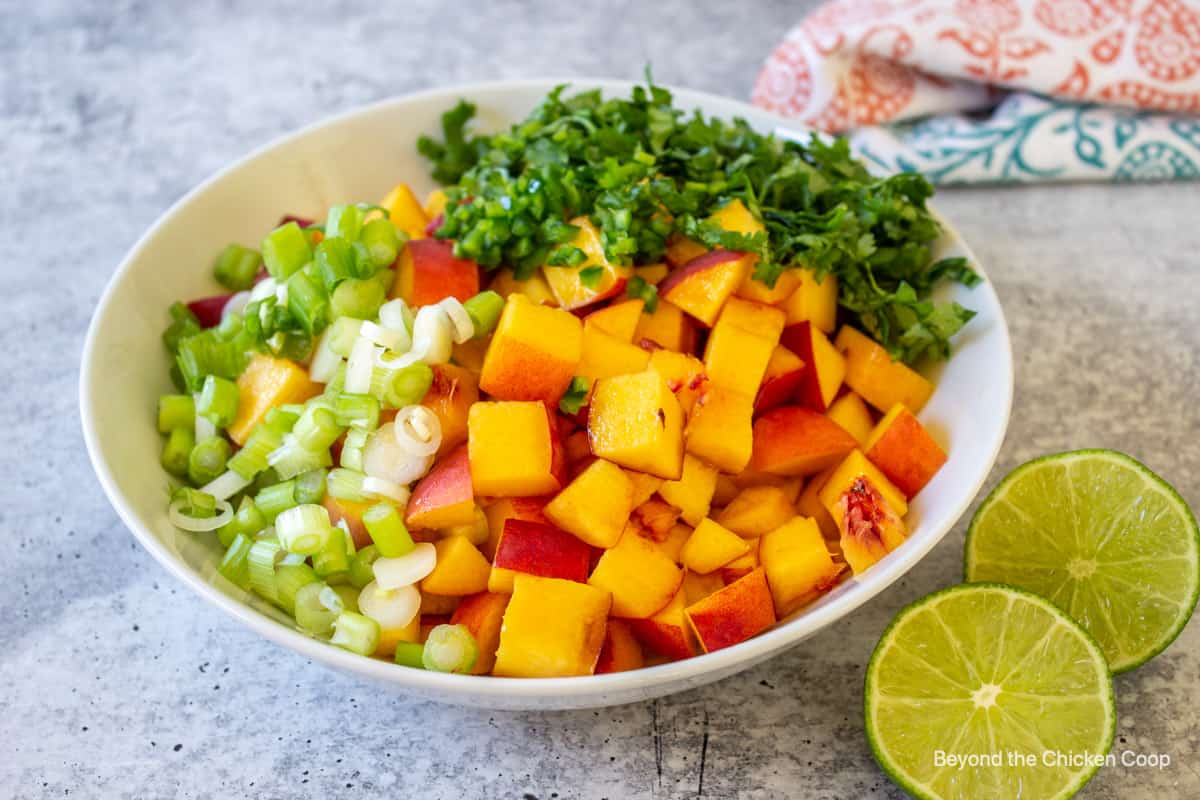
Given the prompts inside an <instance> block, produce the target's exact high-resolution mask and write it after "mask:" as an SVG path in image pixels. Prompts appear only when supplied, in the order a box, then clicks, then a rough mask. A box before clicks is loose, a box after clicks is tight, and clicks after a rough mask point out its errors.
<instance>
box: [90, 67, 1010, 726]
mask: <svg viewBox="0 0 1200 800" xmlns="http://www.w3.org/2000/svg"><path fill="white" fill-rule="evenodd" d="M557 83H560V81H551V80H529V81H504V82H497V83H484V84H477V85H471V86H457V87H451V88H447V89H438V90H435V91H430V92H424V93H421V94H416V95H410V96H407V97H402V98H399V99H395V100H388V101H384V102H381V103H378V104H375V105H372V106H369V107H367V108H364V109H361V110H359V111H353V112H350V113H348V114H343V115H342V116H339V117H335V118H333V119H331V120H328V121H326V122H322V123H320V124H317V125H314V126H312V127H310V128H307V129H305V130H303V131H300V132H299V133H296V134H293V135H291V136H287V137H285V138H283V139H280V140H278V141H276V142H273V143H271V144H270V145H268V146H266V147H264V148H262V149H261V150H258V151H257V152H255V153H253V154H251V155H250V156H248V157H246V158H244V159H242V160H241V161H239V162H238V163H236V164H234V165H233V166H231V167H229V168H228V169H226V170H224V171H222V172H221V173H219V174H217V175H215V176H213V177H212V178H210V179H209V180H207V181H206V182H205V183H204V184H203V185H201V186H200V187H198V188H197V189H195V190H194V191H193V192H191V193H190V194H188V195H187V196H186V197H184V198H183V199H182V200H180V201H179V202H178V203H176V204H175V205H174V206H173V207H172V208H171V209H170V210H169V211H167V212H166V213H165V214H164V215H163V216H162V217H161V218H160V219H159V220H158V221H157V222H156V223H155V224H154V226H153V227H151V228H150V230H149V231H148V232H147V233H146V234H145V235H144V236H143V237H142V238H141V240H140V241H138V243H137V244H136V245H134V247H133V249H132V250H131V251H130V252H129V255H128V256H126V258H125V260H124V261H123V262H122V263H121V265H120V267H119V268H118V269H117V272H116V274H115V275H114V276H113V278H112V281H111V282H110V283H109V285H108V288H107V290H106V291H105V292H104V296H103V297H102V298H101V299H100V303H99V306H98V307H97V309H96V312H95V316H94V318H93V319H92V324H91V328H90V330H89V331H88V337H87V343H86V345H85V347H84V353H83V366H82V376H81V381H80V411H81V418H82V421H83V431H84V436H85V438H86V440H87V447H88V452H89V454H90V455H91V459H92V464H93V466H94V467H95V470H96V474H97V476H98V477H99V479H100V483H101V484H102V485H103V486H104V490H105V492H107V493H108V497H109V500H110V501H111V502H112V504H113V507H114V508H115V509H116V510H117V513H118V514H120V516H121V519H122V520H124V521H125V524H126V525H128V526H129V528H130V530H132V531H133V533H134V535H135V536H136V537H137V539H138V541H140V542H141V543H142V545H143V546H144V547H145V548H146V549H147V550H149V551H150V553H151V554H153V556H154V557H155V558H157V559H158V560H159V561H160V562H161V563H162V565H163V566H164V567H166V568H167V569H168V570H169V571H170V572H171V573H172V574H174V575H175V576H176V577H177V578H179V579H180V580H181V581H183V582H184V583H185V584H187V585H188V586H189V587H190V588H191V589H193V590H194V591H195V592H197V593H198V594H200V595H201V596H202V597H204V598H205V599H207V600H208V601H210V602H211V603H213V604H214V605H216V606H217V607H219V608H221V609H222V610H224V611H226V612H227V613H229V614H231V615H232V616H234V617H235V618H237V619H238V620H240V621H241V622H242V623H244V624H245V625H246V626H247V627H249V628H251V629H252V630H254V631H257V632H258V633H260V634H262V635H263V636H265V637H267V638H269V639H271V640H273V641H275V642H278V643H279V644H281V645H283V646H285V647H288V648H290V649H292V650H295V651H296V652H298V653H301V654H303V655H304V656H306V657H308V658H311V659H313V660H314V661H317V662H320V663H323V664H326V665H329V666H332V667H337V668H339V669H344V670H346V671H348V672H353V673H357V674H359V675H362V676H364V677H367V678H371V679H374V680H376V681H378V682H380V683H383V684H390V685H392V686H394V687H396V688H399V689H402V690H404V691H407V692H410V693H412V694H414V695H419V696H421V697H425V698H429V699H433V700H439V701H444V702H451V703H458V704H464V705H475V706H481V707H488V708H537V709H559V708H586V707H594V706H605V705H615V704H618V703H628V702H634V701H638V700H645V699H649V698H652V697H657V696H660V695H665V694H668V693H671V692H678V691H682V690H685V689H689V688H692V687H695V686H699V685H701V684H705V683H709V682H711V681H715V680H718V679H719V678H723V677H725V676H728V675H732V674H733V673H735V672H738V671H741V670H744V669H746V668H748V667H750V666H752V665H754V664H757V663H759V662H761V661H763V660H764V659H767V658H769V657H770V656H772V655H775V654H776V653H779V652H781V651H783V650H785V649H786V648H789V647H792V646H794V645H795V644H796V643H798V642H800V641H801V640H802V639H804V638H805V637H806V636H810V635H811V634H813V633H814V632H816V631H818V630H820V629H821V628H824V627H825V626H826V625H830V624H832V623H833V622H835V621H836V620H838V619H840V618H842V617H844V616H846V615H847V614H849V613H850V612H851V611H853V610H854V609H855V608H857V607H858V606H860V605H862V604H863V603H865V602H867V601H868V600H869V599H871V597H873V596H874V595H876V594H878V593H879V592H880V591H882V590H883V589H884V588H886V587H887V586H888V585H889V584H891V583H892V581H894V580H896V579H897V578H898V577H900V576H901V575H902V574H904V573H905V572H907V571H908V570H909V569H910V568H911V567H912V566H913V565H914V564H916V563H917V561H919V560H920V559H921V557H922V556H924V555H925V554H926V553H927V552H929V550H930V548H932V547H933V546H934V545H935V544H937V542H938V540H940V539H941V538H942V536H944V535H945V534H946V532H947V531H949V530H950V528H951V527H952V526H953V525H954V523H955V522H956V521H957V520H958V518H959V517H960V516H961V515H962V513H963V512H964V511H965V510H966V508H967V505H968V504H969V503H970V502H971V499H972V498H973V497H974V496H975V494H976V492H978V490H979V488H980V486H981V485H982V483H983V481H984V479H985V478H986V477H987V474H988V471H989V470H990V468H991V466H992V463H993V461H994V460H995V457H996V454H997V451H998V450H999V448H1000V444H1001V441H1002V440H1003V438H1004V431H1005V427H1006V426H1007V424H1008V414H1009V405H1010V401H1011V397H1012V380H1013V369H1012V354H1011V351H1010V348H1009V341H1008V331H1007V328H1006V326H1005V322H1004V317H1003V314H1002V313H1001V310H1000V306H999V303H998V301H997V298H996V295H995V293H994V292H993V290H992V288H991V286H990V285H988V284H987V283H986V282H985V283H984V284H983V285H981V286H979V287H977V288H975V289H965V288H963V287H960V286H955V287H946V288H945V291H944V292H943V295H944V296H945V297H952V298H954V299H956V300H958V301H959V302H961V303H962V304H963V305H965V306H967V307H969V308H973V309H975V310H976V311H977V312H978V316H976V317H975V319H974V320H972V321H971V323H970V324H969V325H968V326H967V327H966V329H965V330H964V331H963V333H962V334H960V335H959V337H958V339H957V340H956V343H955V344H956V350H955V354H954V357H953V358H952V359H951V360H950V361H949V362H948V363H946V364H944V365H942V366H940V367H939V368H938V369H937V370H936V371H935V374H931V375H930V377H931V378H933V379H935V380H936V381H937V383H938V388H937V391H936V393H935V394H934V396H933V399H932V400H931V401H930V403H929V405H928V406H927V407H926V408H925V410H924V411H923V413H922V415H921V416H922V419H923V421H924V422H925V423H926V424H927V425H929V426H931V428H932V429H933V430H934V431H935V432H936V435H937V436H938V438H939V439H941V440H942V442H943V443H944V444H946V445H948V452H949V456H950V459H949V461H948V463H947V464H946V466H945V467H944V468H943V469H942V470H941V472H939V473H938V475H937V477H935V478H934V479H933V481H932V482H931V483H930V484H929V486H928V487H926V488H925V490H924V491H922V492H921V495H920V496H919V497H918V498H917V500H916V502H914V503H913V504H912V510H911V512H910V516H909V523H910V525H911V529H912V534H911V536H910V537H909V539H908V541H906V542H905V543H904V544H903V545H902V546H901V547H899V548H898V549H897V550H896V551H895V552H893V553H891V554H890V555H888V556H887V557H886V558H885V559H883V561H881V562H880V563H878V564H876V565H875V566H874V567H872V568H871V569H870V570H869V571H867V572H866V573H864V574H863V575H861V576H858V577H855V578H852V579H850V580H848V581H846V582H845V583H843V584H842V585H840V586H839V587H837V589H835V590H834V591H833V592H831V593H830V594H828V595H826V596H825V597H823V598H821V599H820V600H819V601H818V602H816V603H814V604H812V605H810V606H808V607H806V608H804V609H801V610H800V611H799V612H797V613H796V614H793V615H792V616H791V617H790V618H789V619H787V620H786V621H783V622H780V623H779V624H778V625H776V626H775V627H774V628H773V629H771V630H769V631H767V632H765V633H763V634H762V635H760V636H756V637H754V638H753V639H750V640H749V641H747V642H743V643H742V644H739V645H737V646H735V647H730V648H727V649H725V650H721V651H718V652H715V653H711V654H708V655H704V656H700V657H697V658H692V659H688V660H685V661H679V662H675V663H671V664H665V665H662V666H657V667H651V668H649V669H642V670H637V671H634V672H623V673H617V674H611V675H601V676H593V677H580V678H546V679H506V678H491V677H474V676H465V675H446V674H440V673H436V672H425V671H422V670H415V669H408V668H405V667H400V666H396V665H394V664H389V663H387V662H385V661H379V660H374V659H368V658H362V657H359V656H356V655H353V654H351V653H348V652H345V651H343V650H340V649H338V648H336V647H332V646H330V645H328V644H325V643H323V642H320V641H317V640H315V639H312V638H309V637H308V636H306V635H305V634H303V633H301V632H299V631H298V630H296V628H295V627H293V626H292V625H291V624H289V620H288V619H287V618H286V617H285V616H284V615H283V614H282V613H280V612H279V611H277V610H275V609H274V608H272V607H270V606H269V605H268V604H267V603H264V602H262V601H261V600H259V599H258V598H256V597H254V596H252V595H250V594H248V593H246V592H243V591H241V590H240V589H238V588H237V587H235V586H233V585H232V584H230V583H228V582H227V581H225V580H224V579H223V578H221V577H220V576H219V575H218V574H217V572H216V568H215V567H216V564H217V562H218V560H219V557H220V552H219V546H218V544H217V542H216V541H215V538H214V537H212V536H208V535H203V534H199V535H198V534H189V533H184V532H182V531H178V530H176V529H175V528H174V527H172V526H171V525H170V523H169V522H168V521H167V516H166V506H167V502H166V500H167V478H166V476H165V474H164V473H163V471H162V469H161V467H160V466H159V462H158V456H159V451H160V448H161V439H160V437H159V434H158V433H157V431H156V430H155V426H154V423H153V419H154V408H155V402H156V399H157V397H158V396H159V395H160V394H162V393H164V392H169V391H171V384H170V381H169V379H168V376H167V366H168V361H167V357H166V355H165V353H164V351H163V348H162V344H161V340H160V333H161V332H162V329H163V327H164V324H165V320H166V309H167V306H168V305H169V304H170V303H171V302H173V301H175V300H178V299H187V298H194V297H201V296H205V295H209V294H213V293H215V292H216V286H215V285H214V284H213V282H212V278H211V274H210V273H211V270H210V264H211V259H212V256H213V254H214V253H215V252H217V250H218V249H219V248H220V247H222V246H224V245H225V244H226V243H227V242H230V241H240V242H244V243H254V242H257V241H259V240H260V238H261V237H262V235H263V233H264V232H265V231H267V230H269V229H270V228H271V227H272V226H273V225H274V224H275V223H276V221H277V220H278V219H279V217H280V215H282V214H284V213H290V214H298V215H303V216H311V217H321V216H324V212H325V209H326V207H327V206H329V205H330V204H333V203H339V202H347V201H360V200H373V199H375V198H379V197H382V196H383V195H384V194H385V193H386V192H387V191H388V190H389V189H390V188H391V187H392V186H393V185H394V184H395V183H396V182H397V181H400V180H404V181H408V182H409V183H411V184H412V185H413V187H414V188H415V189H416V190H417V191H418V192H423V191H425V190H429V189H432V188H433V183H432V181H431V179H430V178H429V176H428V167H427V164H426V162H425V161H424V160H423V159H422V158H421V156H420V155H419V154H418V153H417V152H416V149H415V147H414V145H415V142H416V139H417V136H418V135H420V134H423V133H428V134H436V133H438V132H439V116H440V115H441V113H442V112H443V111H445V110H446V109H448V108H450V107H451V106H452V105H453V104H454V103H455V102H456V101H457V100H458V99H459V98H460V97H466V98H468V99H470V100H471V101H472V102H474V103H475V104H476V105H477V106H478V108H479V117H478V122H479V124H480V125H482V126H483V127H485V128H486V129H489V130H495V129H498V128H500V127H501V126H506V125H507V124H509V123H511V122H513V121H515V120H517V119H520V118H521V117H523V116H524V115H525V114H526V113H527V112H528V111H529V110H530V109H531V108H532V107H533V106H534V105H535V104H536V103H537V102H538V100H539V99H540V98H541V97H542V96H543V95H544V94H545V93H546V92H547V91H548V90H549V89H551V88H552V87H553V86H554V85H556V84H557ZM573 83H574V87H575V88H591V87H599V88H601V89H603V90H604V91H605V92H606V93H617V94H622V95H624V94H627V93H628V92H629V90H630V88H631V86H632V84H630V83H628V82H624V81H588V80H576V81H574V82H573ZM675 97H676V102H677V104H678V105H679V106H680V107H682V108H685V109H693V108H696V109H700V110H701V111H703V112H704V113H706V114H709V115H714V116H718V117H723V118H732V117H735V116H740V117H744V118H745V119H747V120H748V121H749V122H750V123H751V124H752V125H754V126H755V127H756V128H758V129H759V130H762V131H771V130H779V131H781V133H783V134H784V135H787V134H786V131H787V130H788V129H789V126H790V123H788V122H786V121H784V120H782V119H780V118H778V117H775V116H774V115H772V114H769V113H767V112H765V111H762V110H760V109H756V108H753V107H751V106H749V105H746V104H744V103H740V102H737V101H734V100H728V99H725V98H722V97H716V96H713V95H709V94H703V93H700V92H693V91H684V90H679V91H677V92H676V95H675ZM791 130H792V131H793V132H794V131H795V128H794V126H792V127H791ZM792 135H794V133H793V134H792ZM940 247H941V250H942V251H943V254H949V255H966V256H968V257H970V255H971V254H970V252H969V251H968V250H967V248H966V245H965V244H964V243H963V242H962V241H960V240H959V238H958V237H957V235H956V234H955V233H954V232H953V231H952V230H951V229H949V228H947V229H946V235H945V236H944V237H943V240H942V242H941V243H940ZM976 268H978V265H976Z"/></svg>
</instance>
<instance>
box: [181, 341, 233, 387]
mask: <svg viewBox="0 0 1200 800" xmlns="http://www.w3.org/2000/svg"><path fill="white" fill-rule="evenodd" d="M175 362H176V364H177V365H178V367H179V374H180V375H181V376H182V377H183V381H184V383H185V384H186V386H187V389H188V391H190V392H198V391H200V389H201V388H202V387H203V386H204V379H205V378H206V377H208V376H209V375H218V376H220V377H222V378H230V379H233V378H236V377H237V376H238V375H239V374H240V373H241V371H242V369H243V367H244V366H245V364H246V346H245V343H238V342H236V341H222V340H221V339H220V338H218V337H217V335H216V332H215V330H207V331H204V332H202V333H198V334H196V335H195V336H190V337H188V338H186V339H184V340H182V341H180V342H179V350H178V352H177V353H176V355H175Z"/></svg>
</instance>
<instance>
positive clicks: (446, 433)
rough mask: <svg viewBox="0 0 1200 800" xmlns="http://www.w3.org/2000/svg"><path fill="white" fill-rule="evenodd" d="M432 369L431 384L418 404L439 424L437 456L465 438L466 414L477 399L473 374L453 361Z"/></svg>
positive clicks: (476, 387)
mask: <svg viewBox="0 0 1200 800" xmlns="http://www.w3.org/2000/svg"><path fill="white" fill-rule="evenodd" d="M432 369H433V383H432V384H431V385H430V387H429V391H428V392H426V394H425V397H424V399H422V400H421V405H423V406H425V407H426V408H428V409H429V410H430V411H432V412H433V413H434V416H436V417H437V418H438V422H439V423H441V426H442V444H441V446H440V447H438V452H437V454H438V457H439V458H440V457H441V456H442V455H443V454H445V453H448V452H450V451H451V450H453V449H454V448H455V447H457V446H458V445H460V444H462V443H463V442H465V441H466V440H467V415H468V413H469V412H470V410H471V406H472V405H474V404H475V403H476V402H477V401H478V400H479V384H478V381H476V379H475V376H474V375H473V374H471V373H470V372H469V371H468V370H466V369H464V368H463V367H459V366H455V365H454V364H436V365H434V366H433V368H432Z"/></svg>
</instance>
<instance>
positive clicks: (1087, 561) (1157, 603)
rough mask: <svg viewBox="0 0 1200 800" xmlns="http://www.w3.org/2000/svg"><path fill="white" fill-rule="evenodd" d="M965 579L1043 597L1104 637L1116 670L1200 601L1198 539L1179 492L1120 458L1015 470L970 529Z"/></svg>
mask: <svg viewBox="0 0 1200 800" xmlns="http://www.w3.org/2000/svg"><path fill="white" fill-rule="evenodd" d="M965 571H966V576H967V580H968V581H1000V582H1003V583H1009V584H1012V585H1014V586H1020V587H1022V588H1024V589H1029V590H1030V591H1032V592H1037V593H1038V594H1040V595H1042V596H1043V597H1045V598H1047V599H1049V600H1050V601H1051V602H1053V603H1055V604H1057V605H1058V606H1059V607H1061V608H1063V609H1064V610H1066V612H1067V613H1068V614H1070V615H1071V616H1072V617H1074V618H1075V619H1076V620H1077V621H1078V622H1079V623H1080V624H1082V625H1083V627H1085V628H1087V630H1088V632H1089V633H1090V634H1092V636H1093V637H1095V639H1096V641H1097V642H1099V643H1100V647H1101V648H1102V649H1103V650H1104V655H1105V656H1107V657H1108V665H1109V667H1110V668H1111V669H1112V671H1113V672H1124V671H1126V670H1130V669H1133V668H1134V667H1137V666H1139V665H1141V664H1143V663H1145V662H1146V661H1148V660H1149V659H1150V658H1151V657H1153V656H1155V655H1157V654H1158V653H1159V652H1161V651H1162V650H1163V649H1164V648H1165V647H1166V646H1167V645H1169V644H1170V643H1171V642H1172V641H1173V640H1174V639H1175V637H1176V636H1178V635H1179V632H1180V631H1181V630H1183V626H1184V625H1186V624H1187V621H1188V618H1189V617H1191V615H1192V610H1193V609H1194V608H1195V607H1196V598H1197V596H1200V532H1198V530H1197V527H1196V518H1195V517H1194V516H1192V512H1191V510H1190V509H1189V508H1188V506H1187V503H1185V502H1183V498H1181V497H1180V496H1179V493H1178V492H1176V491H1175V490H1174V489H1172V488H1171V487H1170V486H1169V485H1168V484H1167V483H1166V482H1165V481H1163V480H1162V479H1161V478H1159V477H1158V476H1157V475H1155V474H1154V473H1153V472H1151V471H1150V470H1148V469H1147V468H1146V467H1145V466H1143V465H1142V464H1139V463H1138V462H1137V461H1134V460H1133V459H1132V458H1130V457H1129V456H1127V455H1123V454H1121V453H1116V452H1113V451H1111V450H1078V451H1075V452H1071V453H1062V454H1059V455H1053V456H1046V457H1045V458H1039V459H1037V460H1036V461H1030V462H1029V463H1028V464H1025V465H1023V466H1021V467H1018V468H1017V469H1015V470H1014V471H1013V472H1012V473H1011V474H1010V475H1009V476H1008V477H1007V478H1005V479H1004V480H1003V481H1001V482H1000V485H999V486H997V487H996V489H995V490H994V491H993V492H992V493H991V494H990V495H988V498H987V499H986V500H984V501H983V504H982V505H981V506H980V507H979V510H978V511H977V512H975V518H974V519H973V520H971V527H970V529H969V530H968V531H967V548H966V570H965Z"/></svg>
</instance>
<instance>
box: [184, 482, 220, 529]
mask: <svg viewBox="0 0 1200 800" xmlns="http://www.w3.org/2000/svg"><path fill="white" fill-rule="evenodd" d="M171 499H172V500H173V501H174V502H177V503H179V511H180V513H182V514H186V515H188V516H189V517H196V518H197V519H209V518H211V517H213V516H215V515H216V513H217V498H215V497H213V496H212V495H211V494H209V493H208V492H204V491H201V490H200V489H193V488H192V487H190V486H181V487H179V488H178V489H176V490H175V493H174V494H173V495H172V496H171ZM222 524H224V523H222Z"/></svg>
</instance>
